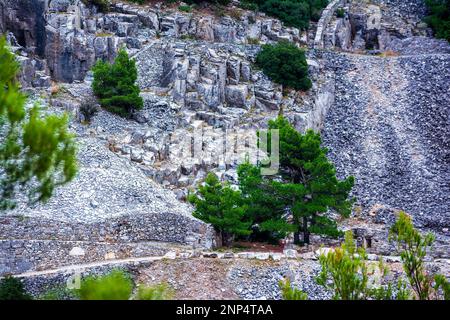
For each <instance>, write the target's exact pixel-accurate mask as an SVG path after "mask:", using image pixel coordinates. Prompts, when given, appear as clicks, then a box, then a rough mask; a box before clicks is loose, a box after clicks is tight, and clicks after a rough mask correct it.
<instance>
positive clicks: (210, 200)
mask: <svg viewBox="0 0 450 320" xmlns="http://www.w3.org/2000/svg"><path fill="white" fill-rule="evenodd" d="M188 200H189V202H190V203H192V204H194V205H195V211H194V212H193V216H194V217H196V218H198V219H200V220H203V221H205V222H207V223H211V224H212V225H213V226H214V227H215V228H216V230H217V231H218V232H219V233H220V234H221V237H222V244H223V245H226V246H230V245H231V243H232V239H233V237H234V236H235V235H249V234H250V233H251V231H250V230H249V229H250V226H251V224H252V222H251V221H247V220H245V218H246V217H245V205H244V203H243V200H242V197H241V193H240V192H239V191H235V190H233V189H231V187H230V186H229V185H222V183H221V182H220V181H219V179H218V178H217V176H216V175H215V174H214V173H212V172H211V173H209V174H208V176H207V177H206V179H205V184H204V185H201V186H199V188H198V195H197V194H190V195H189V196H188Z"/></svg>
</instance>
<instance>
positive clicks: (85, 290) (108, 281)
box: [77, 269, 133, 300]
mask: <svg viewBox="0 0 450 320" xmlns="http://www.w3.org/2000/svg"><path fill="white" fill-rule="evenodd" d="M132 291H133V281H132V280H131V278H130V276H129V275H128V274H127V273H125V272H124V271H121V270H118V269H116V270H113V271H111V272H110V273H108V274H106V275H103V276H89V277H87V278H85V279H83V280H82V281H81V286H80V289H79V290H78V291H77V296H78V297H79V299H80V300H128V299H129V298H130V296H131V293H132Z"/></svg>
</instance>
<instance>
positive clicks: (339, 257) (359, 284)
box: [316, 231, 409, 300]
mask: <svg viewBox="0 0 450 320" xmlns="http://www.w3.org/2000/svg"><path fill="white" fill-rule="evenodd" d="M319 262H320V265H321V268H322V269H321V271H320V273H319V275H318V277H317V278H316V281H317V283H318V284H319V285H321V286H323V287H324V288H326V289H328V290H330V291H331V292H333V299H334V300H366V299H372V300H392V299H393V296H394V293H393V292H394V289H393V285H392V283H390V282H389V283H388V284H387V285H383V284H382V283H383V280H385V278H386V276H387V275H388V272H389V270H388V268H387V267H386V266H385V264H384V263H383V261H382V260H380V261H379V262H378V264H377V265H376V266H374V265H373V264H369V263H368V262H367V253H366V251H365V249H364V248H357V246H356V244H355V241H354V239H353V234H352V231H347V232H346V233H345V241H344V243H343V244H342V245H341V247H338V248H335V249H332V250H330V251H329V252H328V253H323V254H321V255H320V257H319ZM377 268H378V270H379V273H380V275H381V277H380V278H378V279H373V281H369V275H370V274H374V273H375V269H377ZM384 282H387V281H384ZM396 288H397V296H398V297H401V298H405V297H408V296H409V290H408V289H407V288H405V287H404V286H403V282H401V281H399V284H398V285H397V287H396Z"/></svg>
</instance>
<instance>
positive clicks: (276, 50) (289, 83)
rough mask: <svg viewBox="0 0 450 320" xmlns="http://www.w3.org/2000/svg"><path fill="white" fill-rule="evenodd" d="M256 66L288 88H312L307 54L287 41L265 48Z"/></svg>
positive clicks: (304, 89)
mask: <svg viewBox="0 0 450 320" xmlns="http://www.w3.org/2000/svg"><path fill="white" fill-rule="evenodd" d="M256 64H257V65H258V66H259V67H260V68H261V69H262V70H263V71H264V73H265V74H266V75H267V76H268V77H269V78H270V79H272V81H274V82H276V83H279V84H282V85H284V86H286V87H290V88H293V89H296V90H303V91H307V90H309V89H310V88H311V86H312V82H311V80H310V79H309V77H308V64H307V62H306V57H305V52H304V51H302V50H300V49H299V48H298V47H296V46H295V45H294V44H291V43H288V42H287V41H282V42H279V43H278V44H276V45H265V46H263V48H262V50H261V51H260V52H259V54H258V56H257V57H256Z"/></svg>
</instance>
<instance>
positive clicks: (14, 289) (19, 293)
mask: <svg viewBox="0 0 450 320" xmlns="http://www.w3.org/2000/svg"><path fill="white" fill-rule="evenodd" d="M31 299H32V297H31V295H29V294H28V293H27V292H26V291H25V289H24V287H23V284H22V282H21V281H20V280H19V279H17V278H14V277H12V276H6V277H4V278H3V279H1V280H0V300H31Z"/></svg>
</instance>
